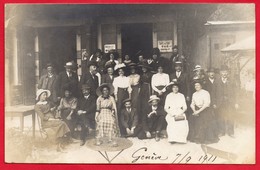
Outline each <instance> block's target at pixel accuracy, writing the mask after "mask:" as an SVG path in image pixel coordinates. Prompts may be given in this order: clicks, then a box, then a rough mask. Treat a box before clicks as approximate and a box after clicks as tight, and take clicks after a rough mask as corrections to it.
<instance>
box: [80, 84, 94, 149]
mask: <svg viewBox="0 0 260 170" xmlns="http://www.w3.org/2000/svg"><path fill="white" fill-rule="evenodd" d="M81 89H82V94H83V96H82V97H80V98H79V100H78V104H77V115H78V119H77V124H78V126H79V127H77V129H76V130H78V131H80V139H81V142H80V145H81V146H82V145H84V144H85V142H86V136H87V132H88V130H90V131H92V130H93V129H95V124H96V123H95V113H96V96H94V95H92V94H91V88H90V87H89V86H88V85H87V84H84V85H82V88H81Z"/></svg>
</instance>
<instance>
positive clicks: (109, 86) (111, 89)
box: [96, 83, 114, 96]
mask: <svg viewBox="0 0 260 170" xmlns="http://www.w3.org/2000/svg"><path fill="white" fill-rule="evenodd" d="M104 87H107V88H108V89H109V92H110V95H111V94H113V93H114V87H113V86H112V85H111V84H108V83H103V84H101V85H100V86H99V87H98V88H97V90H96V94H97V95H98V96H101V95H102V89H103V88H104Z"/></svg>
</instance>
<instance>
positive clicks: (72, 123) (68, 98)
mask: <svg viewBox="0 0 260 170" xmlns="http://www.w3.org/2000/svg"><path fill="white" fill-rule="evenodd" d="M76 108H77V98H75V97H73V96H72V93H71V90H70V88H69V87H68V88H66V89H64V97H63V98H61V100H60V105H59V107H58V113H59V115H60V117H61V119H62V120H63V121H65V122H66V124H67V125H68V126H69V128H70V131H71V132H72V134H71V135H72V137H74V135H75V134H74V131H77V128H76V120H77V119H76V116H77V115H76V114H75V111H76ZM74 128H75V129H74Z"/></svg>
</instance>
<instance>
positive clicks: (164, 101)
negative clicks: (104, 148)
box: [35, 48, 238, 150]
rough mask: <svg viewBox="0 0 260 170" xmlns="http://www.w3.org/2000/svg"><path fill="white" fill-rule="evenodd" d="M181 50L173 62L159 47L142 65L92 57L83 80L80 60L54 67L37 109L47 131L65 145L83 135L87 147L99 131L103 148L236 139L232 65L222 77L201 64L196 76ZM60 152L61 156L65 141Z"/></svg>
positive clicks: (43, 80)
mask: <svg viewBox="0 0 260 170" xmlns="http://www.w3.org/2000/svg"><path fill="white" fill-rule="evenodd" d="M176 49H177V48H175V50H173V51H174V53H173V56H172V57H171V59H170V60H167V59H166V58H164V57H162V56H160V50H159V49H158V48H155V49H153V55H152V57H151V58H149V59H145V58H144V56H142V55H141V56H139V57H138V59H139V61H138V62H136V63H135V62H133V61H132V60H131V58H130V56H129V55H126V56H125V57H124V58H118V59H117V58H115V53H114V52H111V53H110V54H109V59H107V60H104V57H103V55H102V52H101V50H97V52H96V53H95V54H93V55H91V56H89V57H86V64H87V68H88V69H87V71H86V72H85V73H83V75H82V76H81V77H80V78H79V77H78V75H77V73H76V70H75V69H74V68H75V66H74V64H73V63H72V62H68V63H66V65H65V70H64V71H63V72H61V73H60V74H58V75H56V74H55V73H54V71H53V66H52V65H51V64H48V65H47V73H46V74H45V75H43V76H42V77H41V78H40V81H39V84H38V89H39V90H38V91H37V97H36V100H37V103H36V105H35V110H36V112H37V114H38V115H39V116H40V118H41V121H42V126H43V127H45V128H54V129H56V138H57V139H62V138H64V137H67V136H70V137H72V138H73V137H75V134H80V135H79V136H80V140H81V142H80V145H84V144H85V142H86V136H87V135H88V134H89V133H90V132H91V131H95V133H96V135H95V136H96V145H98V146H99V145H102V142H103V141H102V139H103V137H108V139H109V140H108V141H109V142H110V143H111V146H112V147H116V146H118V144H117V141H116V138H117V137H137V138H138V139H148V138H155V140H156V141H159V140H160V138H162V137H167V138H168V141H169V142H171V143H176V142H180V143H186V142H187V140H189V141H191V142H196V143H204V144H210V143H215V142H218V140H219V137H220V136H223V135H225V134H227V135H229V136H231V137H234V119H233V115H234V113H235V109H237V108H238V104H237V97H236V86H235V83H233V81H232V80H231V79H230V77H229V69H228V67H227V66H225V65H223V66H221V68H220V74H216V70H215V69H213V68H209V69H207V72H205V70H204V69H203V68H201V66H199V65H197V66H195V68H194V70H193V72H192V73H189V72H187V71H186V70H187V65H186V60H185V57H183V56H181V55H179V54H178V52H176ZM206 73H207V74H206ZM164 130H165V131H166V132H167V133H162V132H163V131H164ZM58 141H61V140H58ZM57 146H58V149H59V150H61V149H62V142H58V145H57Z"/></svg>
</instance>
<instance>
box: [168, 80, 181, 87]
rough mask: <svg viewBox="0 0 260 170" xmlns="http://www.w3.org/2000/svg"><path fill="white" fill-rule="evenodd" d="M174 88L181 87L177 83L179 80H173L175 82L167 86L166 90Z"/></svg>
mask: <svg viewBox="0 0 260 170" xmlns="http://www.w3.org/2000/svg"><path fill="white" fill-rule="evenodd" d="M172 86H177V87H179V83H178V82H177V79H173V80H172V81H171V82H170V83H169V84H168V85H167V86H166V88H167V89H170V88H172Z"/></svg>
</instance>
